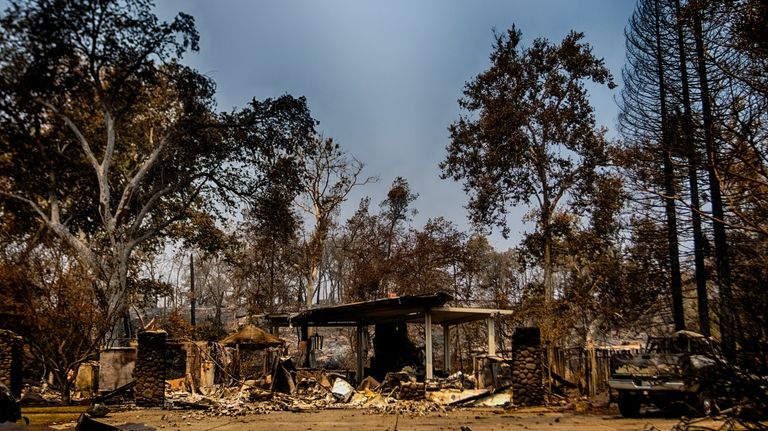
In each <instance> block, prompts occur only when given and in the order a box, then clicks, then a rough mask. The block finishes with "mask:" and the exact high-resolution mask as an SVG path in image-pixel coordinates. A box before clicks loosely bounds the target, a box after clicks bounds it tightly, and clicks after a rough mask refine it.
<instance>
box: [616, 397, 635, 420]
mask: <svg viewBox="0 0 768 431" xmlns="http://www.w3.org/2000/svg"><path fill="white" fill-rule="evenodd" d="M617 404H618V405H619V413H621V415H622V416H624V417H625V418H636V417H637V416H638V415H639V414H640V397H638V396H637V395H632V394H628V393H625V392H619V399H618V401H617Z"/></svg>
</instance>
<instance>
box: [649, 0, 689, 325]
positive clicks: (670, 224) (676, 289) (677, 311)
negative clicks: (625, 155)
mask: <svg viewBox="0 0 768 431" xmlns="http://www.w3.org/2000/svg"><path fill="white" fill-rule="evenodd" d="M655 5H656V16H655V19H656V25H655V30H656V35H655V36H656V63H657V66H658V74H659V100H660V103H661V106H660V109H661V127H662V133H661V134H662V151H663V153H664V193H665V196H664V203H665V206H664V209H665V212H666V216H667V245H668V247H667V249H668V252H669V270H670V293H671V296H672V315H673V319H674V323H675V330H680V329H684V328H685V316H684V315H683V287H682V286H683V283H682V277H681V275H680V255H679V246H678V235H677V212H676V211H677V210H676V208H675V196H676V195H677V192H676V190H675V171H674V164H673V161H672V151H671V148H670V147H671V139H670V133H669V127H670V126H669V113H668V112H667V89H666V78H665V76H664V71H665V69H664V61H663V60H664V58H663V51H662V48H661V29H660V24H659V19H660V11H659V0H656V2H655Z"/></svg>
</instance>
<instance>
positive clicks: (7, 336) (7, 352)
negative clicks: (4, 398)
mask: <svg viewBox="0 0 768 431" xmlns="http://www.w3.org/2000/svg"><path fill="white" fill-rule="evenodd" d="M21 346H22V338H21V337H19V336H18V335H16V334H14V333H13V332H11V331H7V330H5V329H0V383H2V384H4V385H5V386H7V387H8V389H10V390H11V393H12V394H13V396H14V397H16V398H19V397H21Z"/></svg>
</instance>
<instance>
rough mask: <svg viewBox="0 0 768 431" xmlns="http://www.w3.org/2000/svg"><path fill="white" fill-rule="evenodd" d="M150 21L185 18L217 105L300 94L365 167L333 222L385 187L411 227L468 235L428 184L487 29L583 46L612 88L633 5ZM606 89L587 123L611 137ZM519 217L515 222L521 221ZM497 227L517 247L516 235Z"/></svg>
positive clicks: (161, 9) (431, 8)
mask: <svg viewBox="0 0 768 431" xmlns="http://www.w3.org/2000/svg"><path fill="white" fill-rule="evenodd" d="M157 3H158V5H157V13H158V15H159V16H161V17H162V18H164V19H170V18H171V17H172V16H173V15H174V14H175V13H176V12H178V11H183V12H186V13H189V14H191V15H193V16H194V17H195V19H196V22H197V27H198V30H199V31H200V35H201V42H200V48H201V49H200V52H199V53H197V54H189V55H188V56H187V57H186V59H185V61H186V63H187V64H189V65H191V66H193V67H195V68H197V69H198V70H199V71H200V72H202V73H204V74H206V75H208V76H210V77H212V78H213V79H214V80H215V81H216V83H217V88H218V93H217V99H218V102H219V107H220V108H221V109H224V110H229V109H231V108H233V107H235V106H243V105H244V104H245V103H246V102H247V101H248V100H250V99H251V98H252V97H257V98H266V97H275V96H279V95H281V94H284V93H289V94H292V95H294V96H302V95H303V96H306V97H307V99H308V101H309V106H310V109H311V110H312V114H313V116H314V117H315V118H316V119H317V120H319V121H320V125H319V128H318V130H319V131H320V132H322V133H323V134H324V135H325V136H326V137H328V136H332V137H333V138H334V139H335V140H336V142H338V143H339V144H340V145H341V146H342V147H343V148H345V149H346V150H347V151H348V152H349V153H351V154H353V155H354V156H355V157H357V158H358V159H359V160H361V161H362V162H364V163H365V164H366V170H365V172H366V173H367V174H368V175H377V176H379V177H380V181H379V182H378V183H376V184H372V185H368V186H365V187H361V188H359V190H357V192H356V193H355V194H354V195H353V196H352V197H351V198H350V202H348V203H347V205H346V207H345V209H344V211H343V212H342V215H341V217H342V219H346V218H348V217H349V216H350V215H351V214H352V212H353V211H354V209H355V208H356V207H357V203H358V201H359V199H360V198H361V197H362V196H365V195H368V196H371V200H372V203H373V204H374V205H377V204H378V203H379V202H380V201H381V200H383V199H384V197H385V195H386V191H387V190H388V188H389V186H390V185H391V183H392V181H393V180H394V178H395V177H397V176H402V177H404V178H406V179H407V180H408V181H409V183H410V185H411V189H412V190H413V191H414V192H416V193H418V194H419V198H418V200H417V201H416V202H415V206H416V208H417V209H418V210H419V214H418V215H417V216H416V217H415V219H414V222H413V225H414V226H415V227H422V226H423V224H424V223H425V222H426V220H427V219H428V218H432V217H438V216H443V217H446V218H447V219H449V220H452V221H454V222H455V223H456V224H457V225H458V226H459V227H460V228H461V229H467V228H468V224H467V221H466V220H467V216H466V214H467V212H466V210H465V209H464V205H466V203H467V196H466V194H465V193H464V192H463V190H462V188H461V184H459V183H455V182H453V181H449V180H441V179H440V178H439V175H440V169H439V167H438V164H439V162H440V161H441V160H443V158H444V157H445V154H446V150H445V148H446V146H447V145H448V142H449V136H448V131H447V127H448V125H449V124H450V123H452V122H453V121H455V120H456V119H457V118H458V115H459V109H458V104H457V102H456V100H457V99H458V98H459V97H460V95H461V90H462V87H463V86H464V83H465V82H466V81H468V80H470V79H472V78H473V77H474V76H475V75H477V74H478V73H480V72H482V71H483V70H485V69H486V68H487V67H488V66H489V60H488V55H489V54H490V52H491V45H492V29H494V28H495V29H497V30H499V31H503V30H506V29H507V28H509V27H510V26H511V25H512V24H513V23H514V24H516V25H517V26H518V28H519V29H520V30H522V32H523V38H524V43H525V44H526V45H529V44H530V42H531V41H532V40H533V39H534V38H537V37H545V38H548V39H550V40H551V41H553V42H559V41H560V40H562V38H563V37H564V36H565V35H566V34H567V33H568V32H569V31H570V30H576V31H581V32H584V33H585V34H586V41H587V42H589V43H590V44H591V45H592V46H593V52H594V53H595V55H597V56H598V57H604V58H605V61H606V65H607V66H608V68H609V69H610V70H611V72H612V73H613V74H614V77H615V78H616V79H617V83H618V82H619V78H620V73H621V67H622V64H623V62H624V33H623V31H624V26H625V25H626V23H627V20H628V19H629V16H630V15H631V13H632V10H633V8H634V4H635V2H634V0H526V1H523V0H506V1H502V0H493V1H492V0H472V1H470V0H466V1H458V0H456V1H454V0H378V1H364V0H322V1H321V0H303V1H298V0H270V1H267V0H239V1H235V0H227V1H202V0H196V1H190V0H159V1H158V2H157ZM617 91H618V89H616V90H613V91H609V90H607V89H600V90H599V91H593V92H592V93H591V95H592V102H593V105H594V106H595V108H596V110H597V119H598V123H600V124H601V125H604V126H606V127H608V128H609V129H611V130H613V129H615V126H614V125H615V122H616V112H617V110H616V105H615V103H614V96H615V94H616V92H617ZM524 212H525V210H524V209H520V210H519V211H518V214H523V213H524ZM519 219H520V216H519V215H518V216H513V217H511V218H510V220H509V224H510V228H511V235H512V236H511V238H510V240H508V241H504V240H502V239H501V237H500V236H499V235H494V236H493V238H494V239H493V243H494V244H495V245H496V246H497V247H499V248H506V247H511V246H514V245H516V244H517V242H518V241H519V238H520V233H521V232H522V231H523V230H524V229H525V227H524V226H523V224H522V222H521V221H520V220H519Z"/></svg>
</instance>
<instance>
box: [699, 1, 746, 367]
mask: <svg viewBox="0 0 768 431" xmlns="http://www.w3.org/2000/svg"><path fill="white" fill-rule="evenodd" d="M693 31H694V38H695V40H696V57H697V61H698V68H697V70H698V75H699V86H700V87H701V95H702V97H701V104H702V117H703V121H704V145H705V148H706V153H707V176H708V179H709V192H710V198H711V199H712V227H713V230H714V240H715V262H716V266H717V286H718V288H719V291H720V336H721V338H722V343H723V353H724V354H725V357H726V358H727V359H729V360H733V359H734V357H735V351H736V320H735V319H734V317H733V316H734V311H735V310H734V303H733V292H732V290H731V267H730V261H729V259H728V239H727V236H726V232H725V215H724V209H723V198H722V192H721V188H720V178H719V177H718V175H717V168H718V163H719V161H718V154H717V145H716V143H715V126H714V120H713V116H712V95H711V93H710V90H709V76H708V73H707V64H706V58H705V47H704V39H703V37H704V36H703V32H702V27H701V15H700V11H696V12H695V13H694V14H693Z"/></svg>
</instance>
